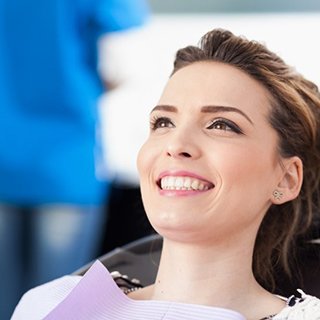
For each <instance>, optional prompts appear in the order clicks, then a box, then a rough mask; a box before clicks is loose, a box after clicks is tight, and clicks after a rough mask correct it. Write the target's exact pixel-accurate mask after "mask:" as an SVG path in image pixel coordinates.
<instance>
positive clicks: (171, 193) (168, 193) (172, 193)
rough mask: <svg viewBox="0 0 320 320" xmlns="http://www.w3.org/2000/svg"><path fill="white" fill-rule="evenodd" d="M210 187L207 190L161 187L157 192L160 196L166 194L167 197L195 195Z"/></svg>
mask: <svg viewBox="0 0 320 320" xmlns="http://www.w3.org/2000/svg"><path fill="white" fill-rule="evenodd" d="M209 190H211V189H208V190H197V191H195V190H163V189H159V193H160V195H162V196H167V197H189V196H197V195H200V194H203V193H205V192H207V191H209Z"/></svg>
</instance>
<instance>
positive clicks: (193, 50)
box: [172, 29, 320, 290]
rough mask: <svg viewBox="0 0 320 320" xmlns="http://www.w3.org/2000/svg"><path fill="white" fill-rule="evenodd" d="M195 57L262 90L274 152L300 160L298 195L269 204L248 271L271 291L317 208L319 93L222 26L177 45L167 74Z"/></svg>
mask: <svg viewBox="0 0 320 320" xmlns="http://www.w3.org/2000/svg"><path fill="white" fill-rule="evenodd" d="M200 61H219V62H222V63H225V64H229V65H232V66H234V67H236V68H239V69H240V70H242V71H244V72H245V73H246V74H248V75H250V76H251V77H253V78H254V79H256V80H257V81H259V82H260V83H261V84H262V85H263V86H264V87H265V88H267V89H268V91H269V93H270V95H271V105H272V109H271V112H270V115H269V121H270V124H271V125H272V127H273V128H274V129H275V130H276V131H277V133H278V136H279V153H280V155H281V156H282V157H284V158H287V157H291V156H298V157H299V158H300V159H301V160H302V162H303V171H304V174H303V179H304V180H303V185H302V189H301V192H300V194H299V196H298V197H297V198H296V199H294V200H293V201H291V202H288V203H285V204H282V205H272V206H271V207H270V208H269V210H268V211H267V213H266V215H265V217H264V220H263V221H262V224H261V226H260V229H259V231H258V235H257V238H256V243H255V248H254V255H253V271H254V274H255V276H256V278H257V280H258V281H259V282H260V283H261V284H262V285H264V286H265V287H267V288H268V289H271V290H272V289H274V288H273V287H274V273H275V269H276V266H277V265H278V264H279V265H280V266H281V267H282V268H283V270H284V271H285V272H286V273H287V274H288V275H289V276H290V275H291V266H290V263H289V261H290V259H289V257H291V255H292V254H293V253H294V248H295V246H296V243H297V239H298V237H299V236H301V235H303V234H305V233H306V231H307V230H308V229H309V227H310V225H311V224H312V221H313V218H314V216H315V213H316V212H318V210H319V207H320V205H319V202H320V199H319V198H320V196H319V191H320V190H319V189H320V94H319V91H318V88H317V86H316V85H315V84H314V83H312V82H310V81H308V80H306V79H305V78H303V76H302V75H300V74H299V73H297V72H296V71H295V70H294V69H293V68H292V67H290V66H288V65H286V64H285V63H284V61H283V60H282V59H281V58H279V57H278V56H277V55H276V54H274V53H273V52H270V51H269V50H268V49H267V48H266V47H265V46H264V45H262V44H260V43H258V42H255V41H249V40H247V39H245V38H243V37H238V36H235V35H234V34H232V33H231V32H229V31H226V30H222V29H215V30H212V31H210V32H208V33H207V34H205V35H204V36H203V37H202V39H201V41H200V46H199V47H195V46H188V47H186V48H183V49H180V50H179V51H178V52H177V54H176V59H175V62H174V70H173V72H172V74H174V73H175V72H176V71H178V70H179V69H181V68H183V67H185V66H187V65H190V64H191V63H194V62H200ZM292 257H293V255H292Z"/></svg>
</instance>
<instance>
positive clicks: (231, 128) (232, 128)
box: [207, 118, 243, 134]
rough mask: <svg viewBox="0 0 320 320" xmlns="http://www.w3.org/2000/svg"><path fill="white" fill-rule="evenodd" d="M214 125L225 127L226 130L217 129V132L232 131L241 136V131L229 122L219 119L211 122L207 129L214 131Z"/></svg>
mask: <svg viewBox="0 0 320 320" xmlns="http://www.w3.org/2000/svg"><path fill="white" fill-rule="evenodd" d="M216 125H223V126H225V127H226V129H221V128H220V129H217V130H223V131H233V132H235V133H237V134H243V131H242V130H241V129H240V128H239V127H238V126H237V125H236V124H235V123H234V122H233V121H231V120H228V119H224V118H219V119H214V120H212V122H211V124H210V125H209V126H208V127H207V129H216V128H214V126H216Z"/></svg>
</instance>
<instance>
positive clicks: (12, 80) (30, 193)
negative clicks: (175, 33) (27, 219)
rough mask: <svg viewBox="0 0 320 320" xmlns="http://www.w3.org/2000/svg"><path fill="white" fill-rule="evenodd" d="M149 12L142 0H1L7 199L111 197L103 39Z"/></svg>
mask: <svg viewBox="0 0 320 320" xmlns="http://www.w3.org/2000/svg"><path fill="white" fill-rule="evenodd" d="M147 16H148V8H147V5H146V3H145V2H144V1H143V0H28V1H26V0H1V3H0V202H7V203H13V204H23V205H29V204H30V205H34V204H41V203H70V204H99V203H101V202H102V201H103V200H104V196H105V195H106V194H105V192H106V182H105V181H103V180H100V179H99V178H98V177H97V175H96V173H95V168H96V165H97V161H99V158H101V157H99V153H100V150H99V145H98V144H97V139H96V133H97V130H96V129H97V128H96V126H97V123H98V119H97V98H98V96H99V95H100V94H101V93H102V91H103V87H102V84H101V82H100V79H99V76H98V73H97V39H98V37H99V36H100V35H102V34H104V33H106V32H113V31H120V30H124V29H127V28H130V27H134V26H138V25H141V24H142V23H143V22H144V21H145V19H146V18H147ZM128 50H130V48H128Z"/></svg>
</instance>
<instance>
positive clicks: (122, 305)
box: [11, 262, 320, 320]
mask: <svg viewBox="0 0 320 320" xmlns="http://www.w3.org/2000/svg"><path fill="white" fill-rule="evenodd" d="M301 294H302V297H301V298H302V301H301V302H298V303H296V304H295V305H294V306H292V307H290V306H287V307H285V308H284V309H283V310H282V311H281V312H280V313H279V314H278V315H276V316H275V317H273V320H320V300H319V299H317V298H315V297H312V296H309V295H306V294H304V293H303V292H301ZM11 319H12V320H25V319H28V320H40V319H46V320H49V319H50V320H51V319H53V320H54V319H59V320H61V319H62V320H63V319H68V320H72V319H75V320H88V319H95V320H96V319H99V320H129V319H130V320H160V319H161V320H162V319H163V320H164V319H165V320H178V319H179V320H180V319H184V320H199V319H201V320H212V319H215V320H227V319H228V320H245V318H244V317H243V316H242V315H241V314H239V313H238V312H235V311H232V310H227V309H223V308H214V307H208V306H202V305H193V304H185V303H177V302H169V301H155V300H147V301H145V300H143V301H142V300H141V301H138V300H133V299H130V298H129V297H127V296H126V295H125V294H124V293H123V292H122V290H121V289H120V288H119V287H118V286H117V284H116V283H115V282H114V280H113V279H112V276H111V275H110V273H109V272H108V271H107V269H106V268H105V267H104V266H103V265H102V264H101V263H100V262H96V263H95V264H94V265H93V266H92V267H91V268H90V270H89V271H88V272H87V273H86V275H85V276H84V277H81V276H64V277H62V278H59V279H57V280H54V281H51V282H48V283H46V284H44V285H41V286H39V287H36V288H34V289H32V290H30V291H28V292H27V293H26V294H25V295H24V296H23V297H22V299H21V300H20V302H19V304H18V305H17V307H16V309H15V311H14V314H13V316H12V318H11Z"/></svg>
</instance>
